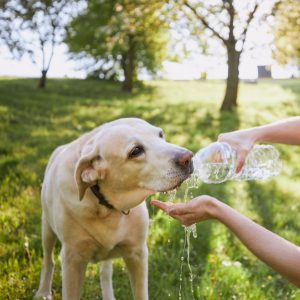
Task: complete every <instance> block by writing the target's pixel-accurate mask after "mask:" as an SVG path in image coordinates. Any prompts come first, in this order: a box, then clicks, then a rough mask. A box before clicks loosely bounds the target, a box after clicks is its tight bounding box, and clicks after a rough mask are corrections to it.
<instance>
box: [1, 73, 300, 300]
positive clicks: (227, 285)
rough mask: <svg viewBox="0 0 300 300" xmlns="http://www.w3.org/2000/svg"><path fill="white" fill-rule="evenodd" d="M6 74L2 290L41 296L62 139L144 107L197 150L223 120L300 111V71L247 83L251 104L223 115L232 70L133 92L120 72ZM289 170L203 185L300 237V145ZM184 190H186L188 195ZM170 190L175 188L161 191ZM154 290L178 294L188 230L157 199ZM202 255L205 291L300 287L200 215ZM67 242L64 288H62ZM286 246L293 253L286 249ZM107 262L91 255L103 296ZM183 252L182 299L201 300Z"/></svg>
mask: <svg viewBox="0 0 300 300" xmlns="http://www.w3.org/2000/svg"><path fill="white" fill-rule="evenodd" d="M36 85H37V82H36V80H34V79H5V78H3V79H0V140H1V143H0V263H1V267H0V299H13V300H15V299H32V297H33V295H34V293H35V291H36V289H37V287H38V282H39V272H40V267H41V238H40V214H41V209H40V202H39V192H40V186H41V182H42V179H43V172H44V169H45V166H46V163H47V160H48V158H49V155H50V153H51V152H52V151H53V149H54V148H55V147H56V146H57V145H60V144H64V143H67V142H69V141H71V140H73V139H75V138H77V137H78V136H79V135H81V134H82V133H83V132H85V131H88V130H90V129H92V128H94V127H95V126H98V125H99V124H101V123H103V122H106V121H110V120H113V119H116V118H120V117H126V116H136V117H140V118H143V119H145V120H147V121H149V122H151V123H153V124H155V125H158V126H160V127H162V128H163V129H164V131H165V134H166V137H167V140H168V141H170V142H173V143H176V144H179V145H181V146H184V147H187V148H189V149H191V150H193V151H197V150H198V149H199V148H200V147H203V146H205V145H206V144H208V143H210V142H211V141H214V140H215V139H216V138H217V136H218V134H219V133H220V132H224V131H229V130H234V129H238V128H246V127H249V126H254V125H259V124H264V123H267V122H272V121H275V120H278V119H282V118H285V117H289V116H294V115H300V81H299V80H289V81H261V82H259V83H258V84H242V85H241V89H240V99H239V103H240V106H239V109H238V111H237V112H236V113H226V114H223V115H220V113H219V107H220V105H221V102H220V101H221V99H222V95H223V92H224V83H223V82H221V81H207V82H200V81H194V82H167V81H158V82H150V83H147V84H145V86H144V87H143V88H142V87H140V88H139V89H137V90H136V91H135V92H134V93H133V94H123V93H121V92H120V91H119V90H120V86H119V85H117V84H113V83H104V82H97V81H83V80H69V79H63V80H49V82H48V86H47V88H46V89H45V90H43V91H41V90H37V89H36ZM278 149H279V151H280V153H281V157H282V160H283V162H284V168H283V171H282V174H281V175H280V176H278V177H276V178H274V179H271V180H267V181H263V182H228V183H224V184H220V185H207V184H201V183H199V186H198V188H197V189H196V190H194V191H193V194H194V195H196V194H203V193H205V194H210V195H212V196H216V197H218V198H220V199H222V200H223V201H225V202H226V203H228V204H230V205H231V206H233V207H235V208H236V209H238V210H239V211H241V212H242V213H244V214H246V215H247V216H249V217H251V218H252V219H253V220H255V221H257V222H258V223H260V224H262V225H264V226H266V227H267V228H268V229H270V230H272V231H274V232H276V233H278V234H280V235H281V236H283V237H284V238H287V239H289V240H290V241H292V242H294V243H296V244H298V245H300V190H299V186H300V147H295V146H284V145H279V146H278ZM182 193H183V189H181V190H180V191H179V192H178V195H177V201H180V194H182ZM156 197H159V198H160V199H164V198H166V197H167V195H163V194H161V195H156ZM149 214H150V218H151V219H152V223H151V227H150V234H149V239H148V245H149V250H150V251H149V254H150V257H149V291H150V299H153V300H166V299H170V300H173V299H178V291H179V274H180V257H181V255H182V253H181V252H182V249H183V242H184V230H183V229H182V227H181V226H180V225H179V224H178V223H177V222H176V221H172V220H170V219H169V218H168V217H167V216H165V215H164V214H163V213H162V212H161V211H158V210H156V209H154V208H152V207H149ZM197 232H198V238H197V239H193V238H191V249H190V262H191V267H192V271H193V274H194V275H195V278H194V285H193V286H194V299H245V300H246V299H247V300H249V299H255V300H257V299H270V300H274V299H278V300H279V299H280V300H283V299H300V291H299V290H297V289H296V288H295V287H293V286H292V285H291V284H289V283H288V282H287V281H286V280H285V279H283V278H282V277H281V276H279V275H278V274H276V273H275V272H273V271H272V270H271V269H270V268H268V267H266V266H265V265H264V264H263V263H261V262H260V261H258V260H257V259H256V258H255V257H254V256H253V255H252V254H251V253H250V252H249V251H248V250H247V249H245V247H244V246H243V245H242V244H241V243H240V242H239V241H238V240H237V239H236V238H235V237H234V236H233V235H232V234H231V233H230V232H229V231H228V230H227V229H226V228H225V227H224V226H222V225H221V224H219V223H217V222H215V221H206V222H203V223H201V224H198V225H197ZM59 248H60V246H59V245H58V244H57V247H56V253H57V256H56V262H57V263H56V272H55V276H54V283H53V290H54V295H55V297H54V298H55V299H60V291H61V278H60V263H59ZM283 255H284V253H283ZM98 278H99V272H98V267H97V265H93V264H91V265H90V266H89V267H88V270H87V274H86V281H85V286H84V291H83V296H82V299H87V300H89V299H92V300H94V299H101V297H100V288H99V279H98ZM114 287H115V293H116V297H117V299H120V300H128V299H131V292H130V289H129V281H128V279H127V276H126V271H125V268H124V264H123V262H122V260H117V261H116V262H115V271H114ZM191 299H193V296H192V294H191V286H190V282H189V270H188V267H187V264H186V263H184V264H183V283H182V300H191Z"/></svg>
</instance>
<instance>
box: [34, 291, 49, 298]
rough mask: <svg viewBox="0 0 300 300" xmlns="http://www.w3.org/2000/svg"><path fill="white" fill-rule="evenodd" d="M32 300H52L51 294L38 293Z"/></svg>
mask: <svg viewBox="0 0 300 300" xmlns="http://www.w3.org/2000/svg"><path fill="white" fill-rule="evenodd" d="M34 300H53V297H52V295H51V293H50V294H49V293H39V292H37V293H36V295H35V296H34Z"/></svg>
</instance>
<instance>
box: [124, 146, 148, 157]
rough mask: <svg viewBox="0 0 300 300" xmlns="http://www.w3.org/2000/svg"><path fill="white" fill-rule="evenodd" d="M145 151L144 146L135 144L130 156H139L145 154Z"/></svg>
mask: <svg viewBox="0 0 300 300" xmlns="http://www.w3.org/2000/svg"><path fill="white" fill-rule="evenodd" d="M144 152H145V149H144V147H143V146H135V147H134V148H133V149H132V150H131V151H130V152H129V155H128V157H129V158H134V157H138V156H140V155H141V154H143V153H144Z"/></svg>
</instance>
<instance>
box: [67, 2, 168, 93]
mask: <svg viewBox="0 0 300 300" xmlns="http://www.w3.org/2000/svg"><path fill="white" fill-rule="evenodd" d="M163 9H164V1H159V0H153V1H147V0H103V1H98V0H89V1H87V7H86V9H85V10H84V11H83V12H82V13H81V14H80V15H79V16H78V17H77V18H75V19H74V20H73V21H72V22H71V26H70V27H69V29H68V34H67V38H66V40H65V41H66V43H67V44H68V45H69V49H70V52H71V53H73V54H75V55H76V56H77V57H79V58H82V57H92V58H93V59H94V60H95V62H96V66H97V68H98V71H99V73H100V74H101V75H102V77H104V78H105V76H106V74H110V75H109V76H113V77H114V78H115V77H116V76H115V75H117V76H118V77H120V70H122V75H123V78H124V81H123V90H124V91H128V92H130V91H131V90H132V88H133V84H134V82H135V81H136V79H137V71H138V70H139V69H141V68H146V69H147V70H148V71H150V72H155V71H156V70H157V69H158V68H159V66H160V64H161V62H162V60H163V58H164V55H165V48H166V45H167V35H166V28H167V23H166V19H165V17H164V15H163Z"/></svg>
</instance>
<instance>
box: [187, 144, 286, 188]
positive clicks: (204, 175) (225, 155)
mask: <svg viewBox="0 0 300 300" xmlns="http://www.w3.org/2000/svg"><path fill="white" fill-rule="evenodd" d="M236 157H237V155H236V151H235V150H233V149H232V148H231V147H230V145H229V144H227V143H220V142H216V143H212V144H210V145H208V146H207V147H205V148H203V149H201V150H199V151H198V152H197V153H196V154H195V156H194V157H193V163H194V170H195V171H194V174H193V175H194V176H195V177H196V178H199V179H200V180H202V181H203V182H205V183H221V182H224V181H226V180H229V179H235V180H256V179H266V178H269V177H272V176H276V175H278V174H279V173H280V169H281V161H280V159H279V152H278V151H277V150H276V148H274V147H273V146H271V145H256V146H254V147H253V149H252V150H251V151H250V153H249V154H248V156H247V158H246V161H245V164H244V166H243V168H242V169H241V171H240V172H239V173H236V172H235V169H236Z"/></svg>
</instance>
